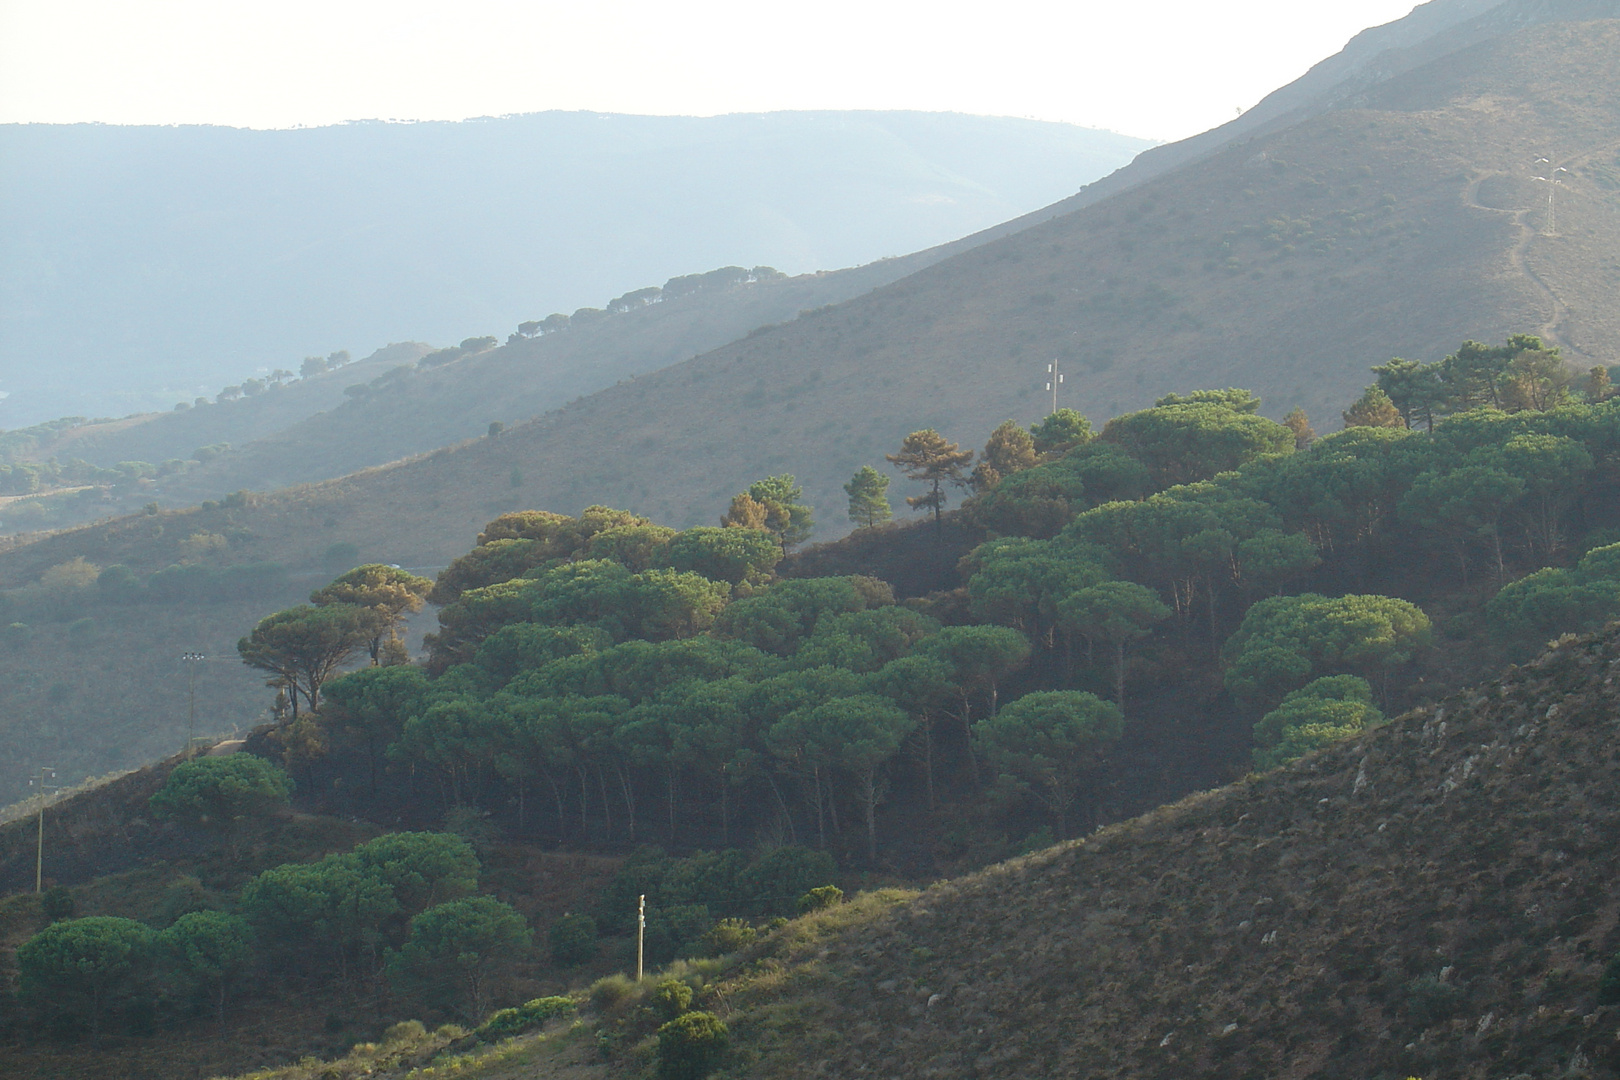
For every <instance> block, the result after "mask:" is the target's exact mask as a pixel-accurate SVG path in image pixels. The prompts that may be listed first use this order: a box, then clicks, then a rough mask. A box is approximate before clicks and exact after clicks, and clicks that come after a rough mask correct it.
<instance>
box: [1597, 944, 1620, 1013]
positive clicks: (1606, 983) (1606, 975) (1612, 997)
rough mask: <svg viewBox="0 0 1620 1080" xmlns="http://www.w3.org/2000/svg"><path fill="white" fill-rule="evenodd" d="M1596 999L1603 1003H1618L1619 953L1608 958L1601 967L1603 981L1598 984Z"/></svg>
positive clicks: (1619, 990)
mask: <svg viewBox="0 0 1620 1080" xmlns="http://www.w3.org/2000/svg"><path fill="white" fill-rule="evenodd" d="M1598 997H1599V998H1600V999H1601V1000H1602V1001H1604V1002H1606V1003H1607V1002H1615V1001H1620V953H1616V954H1615V955H1614V956H1611V957H1609V962H1608V963H1607V964H1604V965H1603V979H1602V981H1601V982H1600V983H1598Z"/></svg>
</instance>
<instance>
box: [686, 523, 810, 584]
mask: <svg viewBox="0 0 1620 1080" xmlns="http://www.w3.org/2000/svg"><path fill="white" fill-rule="evenodd" d="M664 558H665V559H666V560H667V562H666V565H668V566H670V567H672V568H674V569H676V570H685V571H691V572H693V573H696V574H701V575H703V576H704V577H706V578H708V579H709V580H710V581H724V582H726V583H727V584H730V585H741V584H743V583H744V582H749V583H763V582H765V581H767V580H769V578H770V573H771V570H772V568H774V567H775V566H776V564H777V563H779V562H781V561H782V546H781V544H780V543H778V541H777V539H776V537H774V536H772V535H771V534H770V533H769V532H766V531H765V530H763V529H739V528H730V529H712V528H698V529H687V530H686V531H685V532H683V533H679V534H678V535H676V536H675V537H674V538H673V539H672V540H671V541H670V542H669V545H668V547H666V548H665V549H664Z"/></svg>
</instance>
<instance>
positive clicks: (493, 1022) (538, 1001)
mask: <svg viewBox="0 0 1620 1080" xmlns="http://www.w3.org/2000/svg"><path fill="white" fill-rule="evenodd" d="M575 1008H577V1006H576V1005H575V1004H574V999H573V998H566V997H543V998H535V999H533V1000H532V1001H525V1002H524V1003H523V1004H522V1005H520V1006H518V1007H517V1008H515V1009H501V1010H500V1011H498V1012H496V1013H495V1014H494V1015H493V1016H491V1017H490V1018H489V1019H488V1020H485V1021H484V1022H483V1023H482V1024H480V1025H479V1027H478V1030H477V1031H475V1032H473V1034H474V1035H476V1036H478V1038H479V1039H481V1040H483V1041H484V1042H495V1041H497V1040H499V1039H507V1038H511V1037H512V1036H513V1035H518V1034H521V1033H522V1032H524V1031H527V1030H528V1029H529V1028H532V1027H538V1026H539V1025H540V1024H543V1023H545V1022H546V1021H547V1020H550V1019H551V1018H552V1017H553V1016H561V1015H563V1014H564V1013H568V1012H573V1011H574V1009H575Z"/></svg>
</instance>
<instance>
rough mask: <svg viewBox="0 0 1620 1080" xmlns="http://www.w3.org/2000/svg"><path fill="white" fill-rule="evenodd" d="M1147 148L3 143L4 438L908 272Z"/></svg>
mask: <svg viewBox="0 0 1620 1080" xmlns="http://www.w3.org/2000/svg"><path fill="white" fill-rule="evenodd" d="M1148 145H1149V143H1147V142H1145V141H1143V140H1140V139H1134V138H1129V137H1126V136H1122V135H1115V134H1112V133H1109V132H1099V131H1092V130H1088V129H1082V128H1077V127H1073V126H1070V125H1065V124H1052V123H1041V122H1036V121H1029V120H1018V119H1006V118H991V117H973V116H963V115H955V114H925V113H882V112H844V113H838V112H827V113H773V114H765V115H736V116H721V117H713V118H707V119H699V118H691V117H644V116H618V115H607V114H598V113H563V112H550V113H538V114H532V115H525V116H514V117H505V118H500V119H488V120H477V121H466V122H461V123H420V124H385V123H358V124H348V125H341V126H335V127H325V128H315V129H305V130H292V131H249V130H240V129H233V128H220V127H112V126H103V125H88V124H81V125H66V126H58V125H6V126H0V310H3V311H4V312H5V314H4V316H3V317H0V391H5V392H8V393H9V395H10V396H9V397H8V398H7V399H5V400H4V403H3V404H0V426H3V427H6V428H15V427H21V426H25V425H27V424H31V423H36V422H38V421H41V420H46V419H50V418H52V417H55V416H62V415H86V416H100V415H123V414H125V413H130V412H137V411H145V410H148V409H153V408H167V407H169V406H172V405H173V404H174V403H175V401H177V400H187V401H189V400H191V399H192V398H193V397H195V396H197V395H198V394H212V393H213V392H215V391H216V390H218V389H219V387H220V386H222V385H224V384H226V383H235V382H240V381H241V379H242V378H244V377H246V376H249V375H252V374H254V372H255V370H256V369H259V368H261V367H262V368H264V369H266V370H268V369H270V368H275V367H287V368H291V369H294V370H296V369H297V367H298V359H299V358H300V357H301V356H303V355H306V354H310V353H317V354H321V355H324V354H326V353H328V352H331V351H333V350H335V349H348V350H350V351H352V352H353V353H354V354H355V355H363V354H364V353H368V352H370V351H371V350H372V349H374V348H376V347H377V346H379V345H381V344H382V343H384V342H386V341H399V340H405V339H415V340H423V341H430V342H434V343H436V344H441V345H442V344H447V343H451V342H455V341H459V340H461V339H462V338H465V337H467V336H469V335H474V334H495V333H498V334H501V335H502V336H504V335H505V333H506V332H507V331H509V330H510V329H511V327H512V326H514V325H516V323H517V322H519V321H520V320H523V319H528V318H537V317H539V318H543V317H544V316H545V315H546V314H548V313H549V312H552V311H557V310H561V311H565V312H567V311H572V310H573V309H574V308H576V307H581V306H586V305H597V304H600V303H602V302H603V301H604V300H605V299H606V298H607V297H610V296H614V295H617V294H619V293H622V292H624V291H626V290H630V289H635V288H638V287H641V286H645V285H651V284H657V283H660V282H662V281H664V280H665V279H666V278H669V277H672V276H675V275H678V274H684V273H689V272H692V271H694V270H700V269H704V268H708V267H714V266H720V265H725V264H731V263H741V264H743V265H748V266H752V265H756V264H769V265H772V266H776V267H778V268H780V269H782V270H785V271H787V272H789V273H802V272H805V271H814V270H820V269H827V268H832V267H839V266H850V265H854V264H857V263H865V262H870V261H872V260H875V259H880V258H883V257H886V256H893V255H902V254H905V253H906V252H910V251H915V250H918V249H921V248H927V247H930V246H932V245H935V244H939V243H941V242H944V241H947V240H951V239H954V238H956V237H959V236H962V235H964V234H966V233H970V232H973V231H975V230H977V229H982V228H984V227H986V226H988V225H991V224H993V223H995V222H998V221H1002V220H1005V219H1007V218H1009V217H1012V216H1015V215H1017V214H1020V213H1023V212H1024V211H1027V210H1031V209H1034V208H1035V207H1038V206H1043V205H1045V204H1047V203H1050V202H1051V201H1053V200H1054V199H1057V198H1061V197H1062V196H1064V195H1066V194H1068V193H1070V192H1073V191H1074V190H1075V189H1076V188H1078V187H1079V186H1080V185H1082V184H1084V183H1087V182H1088V181H1091V180H1094V179H1096V178H1097V177H1099V176H1102V175H1104V174H1106V173H1108V172H1109V171H1111V170H1113V169H1115V168H1117V167H1118V166H1120V165H1122V164H1124V163H1125V162H1127V161H1129V160H1130V158H1131V157H1132V156H1133V155H1134V154H1135V153H1137V152H1138V151H1139V150H1141V149H1143V148H1144V147H1146V146H1148Z"/></svg>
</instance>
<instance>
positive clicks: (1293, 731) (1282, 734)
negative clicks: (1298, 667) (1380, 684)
mask: <svg viewBox="0 0 1620 1080" xmlns="http://www.w3.org/2000/svg"><path fill="white" fill-rule="evenodd" d="M1383 722H1384V714H1383V713H1381V712H1379V711H1378V709H1377V708H1376V707H1374V705H1373V691H1372V687H1371V686H1369V685H1368V684H1367V680H1366V679H1361V678H1357V677H1356V676H1354V675H1329V676H1327V677H1325V678H1321V679H1316V680H1315V681H1313V682H1311V683H1308V684H1307V685H1305V686H1303V687H1301V688H1300V689H1298V690H1295V691H1293V692H1292V693H1290V694H1288V695H1287V696H1285V697H1284V698H1283V699H1282V704H1280V705H1278V706H1277V707H1276V708H1275V709H1273V710H1271V711H1270V712H1268V713H1267V714H1266V715H1265V717H1264V718H1263V719H1261V721H1260V722H1259V723H1258V724H1256V725H1254V741H1255V750H1254V767H1255V768H1257V769H1271V768H1275V767H1276V766H1278V765H1286V764H1287V763H1288V762H1290V761H1293V760H1294V759H1295V758H1298V757H1302V756H1304V755H1305V754H1308V753H1310V752H1311V751H1312V750H1317V749H1320V748H1321V747H1324V746H1328V745H1330V744H1332V743H1335V742H1338V741H1339V740H1340V739H1347V738H1350V737H1351V736H1353V735H1359V734H1360V733H1361V732H1363V731H1365V730H1366V729H1368V728H1370V727H1376V726H1377V725H1379V724H1381V723H1383Z"/></svg>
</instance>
